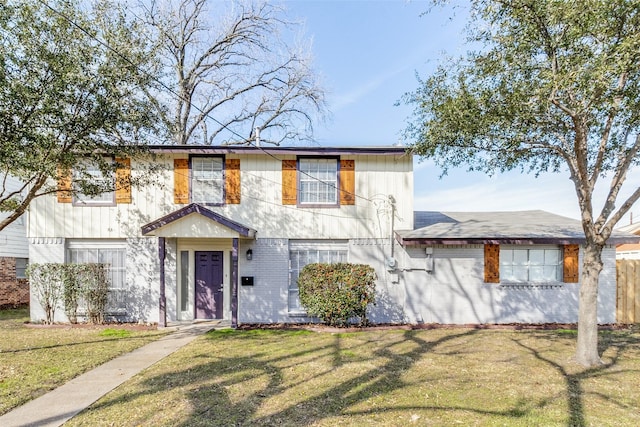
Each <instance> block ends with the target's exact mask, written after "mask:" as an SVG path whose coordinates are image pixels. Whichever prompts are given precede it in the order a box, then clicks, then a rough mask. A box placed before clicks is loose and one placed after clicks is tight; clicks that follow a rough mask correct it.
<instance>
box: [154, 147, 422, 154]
mask: <svg viewBox="0 0 640 427" xmlns="http://www.w3.org/2000/svg"><path fill="white" fill-rule="evenodd" d="M147 148H148V149H149V150H151V151H152V152H155V153H186V154H208V155H220V154H265V155H278V154H279V155H283V154H290V155H321V156H339V155H350V154H351V155H373V156H375V155H387V156H389V155H392V156H398V155H408V156H410V155H411V154H410V153H409V152H407V149H406V147H402V146H395V145H394V146H371V147H364V146H358V147H313V146H303V147H300V146H291V147H281V146H272V145H270V146H262V147H256V146H255V145H218V146H214V145H149V146H147Z"/></svg>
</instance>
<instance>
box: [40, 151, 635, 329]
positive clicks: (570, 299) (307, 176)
mask: <svg viewBox="0 0 640 427" xmlns="http://www.w3.org/2000/svg"><path fill="white" fill-rule="evenodd" d="M151 151H152V152H153V153H154V155H155V156H154V158H153V160H145V159H142V158H140V159H126V160H122V159H116V161H117V162H118V164H119V165H120V166H121V167H120V168H119V169H118V171H117V173H116V176H117V180H118V182H126V181H127V180H128V179H130V178H131V179H135V178H137V177H140V176H141V175H144V174H146V173H148V172H146V171H147V170H149V169H150V168H149V166H150V165H151V164H152V163H153V165H155V166H159V167H160V169H161V170H160V172H159V173H158V175H157V176H155V175H154V181H155V182H154V183H153V184H151V185H147V186H144V187H139V188H138V187H135V186H134V187H133V188H130V187H129V186H126V185H124V186H120V187H119V188H118V189H117V190H116V191H115V192H114V193H108V194H104V195H102V196H100V197H93V198H88V197H82V196H78V197H75V198H74V197H71V196H70V194H68V193H66V192H65V191H62V192H59V194H58V196H57V197H56V196H51V197H42V198H40V199H38V200H36V201H34V202H33V204H32V206H31V209H30V216H31V217H30V221H29V229H28V236H29V241H30V257H31V262H34V263H43V262H102V263H107V264H109V271H110V278H111V293H110V301H109V313H110V315H111V316H115V317H117V318H118V319H119V320H127V321H146V322H158V323H159V324H160V325H164V324H166V322H179V321H187V322H189V321H193V320H196V319H226V320H229V321H230V322H231V323H232V324H233V325H237V324H239V323H280V322H308V321H312V320H313V319H310V318H309V317H307V316H306V313H305V311H304V308H303V307H302V306H301V305H300V302H299V299H298V288H297V283H296V279H297V276H298V273H299V272H300V270H301V269H302V267H304V266H305V265H306V264H309V263H313V262H352V263H364V264H369V265H371V266H373V267H374V268H375V269H376V272H377V275H378V280H377V283H376V287H377V290H378V298H377V299H378V302H377V305H376V306H375V307H372V309H371V311H370V314H369V318H370V319H371V320H372V321H373V322H378V323H400V322H409V323H419V322H429V323H431V322H438V323H505V322H535V323H540V322H575V321H576V320H577V314H576V313H577V290H578V287H579V284H578V280H579V275H578V273H579V259H580V254H581V250H580V248H579V245H580V243H581V242H583V241H584V236H583V235H582V233H581V231H580V224H579V222H578V221H572V220H567V219H565V218H561V217H558V216H555V215H550V214H546V213H543V212H534V213H493V214H471V213H469V214H455V215H454V214H448V215H444V214H434V213H430V214H424V213H416V218H415V220H414V210H413V159H412V156H411V155H408V154H407V153H406V152H405V149H404V148H402V147H356V148H318V147H316V148H310V147H305V148H300V147H271V148H256V147H245V146H235V147H234V146H226V147H205V146H154V147H151ZM156 169H157V168H156ZM96 179H106V178H104V177H102V176H101V175H100V174H99V173H98V172H96ZM59 185H60V187H61V190H68V189H69V188H71V187H70V186H72V185H73V174H72V173H71V174H69V175H65V174H61V176H60V180H59ZM540 224H546V225H545V226H542V225H540ZM404 230H406V231H404ZM616 238H618V239H620V240H619V241H618V242H619V243H621V242H622V241H626V240H625V239H629V238H630V237H629V235H626V234H625V235H620V236H617V237H616ZM631 238H633V236H631ZM632 240H633V239H632ZM637 240H640V239H637ZM614 254H615V249H614V246H611V247H607V249H606V250H605V254H604V259H605V270H604V272H603V274H602V281H601V293H600V311H599V315H600V319H601V321H602V322H603V323H612V322H615V255H614ZM541 256H542V258H543V260H542V261H541V264H540V261H538V259H539V258H540V257H541ZM56 316H58V320H60V321H64V320H66V318H65V317H64V313H63V311H62V310H58V311H57V312H56ZM31 317H32V320H39V319H42V318H43V317H44V313H43V311H42V308H41V307H40V306H39V304H37V303H36V302H35V301H32V304H31Z"/></svg>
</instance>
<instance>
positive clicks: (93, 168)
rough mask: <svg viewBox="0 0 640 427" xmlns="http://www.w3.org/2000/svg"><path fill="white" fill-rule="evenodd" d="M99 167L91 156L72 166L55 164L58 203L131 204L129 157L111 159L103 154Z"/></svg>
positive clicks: (90, 204)
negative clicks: (67, 167)
mask: <svg viewBox="0 0 640 427" xmlns="http://www.w3.org/2000/svg"><path fill="white" fill-rule="evenodd" d="M102 166H103V168H100V165H99V164H98V162H97V161H94V160H91V159H85V160H83V161H81V162H80V163H79V164H78V165H77V166H75V167H73V168H72V169H66V168H63V167H61V166H58V171H57V180H58V188H57V199H58V203H72V202H73V204H74V205H76V206H112V205H115V204H116V203H117V204H120V203H131V159H128V158H116V159H115V161H114V159H113V158H111V157H105V158H104V159H103V162H102ZM113 166H115V173H114V171H113ZM103 170H104V171H105V172H103ZM87 190H89V191H87Z"/></svg>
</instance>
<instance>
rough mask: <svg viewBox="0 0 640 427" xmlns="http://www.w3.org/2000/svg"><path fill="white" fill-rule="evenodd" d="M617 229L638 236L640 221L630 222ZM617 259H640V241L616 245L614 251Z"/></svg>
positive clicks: (639, 234)
mask: <svg viewBox="0 0 640 427" xmlns="http://www.w3.org/2000/svg"><path fill="white" fill-rule="evenodd" d="M617 230H618V231H621V232H625V233H631V234H635V235H637V236H640V222H636V223H631V224H629V225H625V226H623V227H619V228H618V229H617ZM616 258H617V259H640V243H623V244H621V245H618V247H617V251H616Z"/></svg>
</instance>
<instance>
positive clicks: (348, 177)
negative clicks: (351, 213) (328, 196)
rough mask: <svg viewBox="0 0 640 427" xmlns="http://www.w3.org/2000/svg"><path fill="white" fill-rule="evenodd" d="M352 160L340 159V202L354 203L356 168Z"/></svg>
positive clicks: (342, 203) (345, 203)
mask: <svg viewBox="0 0 640 427" xmlns="http://www.w3.org/2000/svg"><path fill="white" fill-rule="evenodd" d="M355 169H356V168H355V161H354V160H340V204H341V205H355V204H356V170H355Z"/></svg>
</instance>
